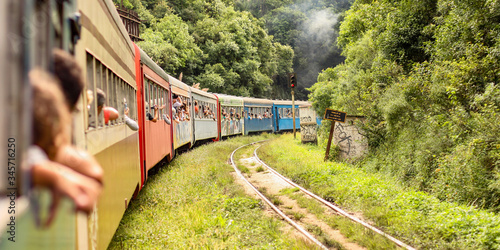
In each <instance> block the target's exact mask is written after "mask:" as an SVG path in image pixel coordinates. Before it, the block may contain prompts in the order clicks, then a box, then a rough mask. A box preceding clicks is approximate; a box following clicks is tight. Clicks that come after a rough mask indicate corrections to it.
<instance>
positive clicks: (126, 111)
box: [123, 108, 129, 116]
mask: <svg viewBox="0 0 500 250" xmlns="http://www.w3.org/2000/svg"><path fill="white" fill-rule="evenodd" d="M128 111H129V108H125V110H124V111H123V114H125V115H126V116H128Z"/></svg>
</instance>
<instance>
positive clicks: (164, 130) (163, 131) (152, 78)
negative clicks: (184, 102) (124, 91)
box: [134, 44, 174, 186]
mask: <svg viewBox="0 0 500 250" xmlns="http://www.w3.org/2000/svg"><path fill="white" fill-rule="evenodd" d="M134 46H135V51H136V53H135V56H136V58H135V63H136V81H137V87H138V91H137V107H138V113H139V141H140V143H139V144H140V158H141V180H142V181H141V186H143V185H144V182H145V181H146V179H147V177H148V171H149V170H150V169H152V168H153V167H155V166H156V165H157V164H158V163H160V164H163V163H167V162H169V161H170V160H172V158H173V156H174V150H173V148H174V147H173V133H172V125H171V123H172V120H171V117H172V99H171V90H170V83H169V80H168V79H169V76H168V75H167V74H166V73H165V72H164V71H163V70H162V69H161V68H160V67H159V66H158V65H156V63H154V62H153V60H151V58H149V56H148V55H147V54H146V53H145V52H144V51H143V50H141V49H140V48H139V47H138V46H137V45H135V44H134Z"/></svg>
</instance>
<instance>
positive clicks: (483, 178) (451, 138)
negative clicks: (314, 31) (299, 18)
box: [310, 0, 500, 210]
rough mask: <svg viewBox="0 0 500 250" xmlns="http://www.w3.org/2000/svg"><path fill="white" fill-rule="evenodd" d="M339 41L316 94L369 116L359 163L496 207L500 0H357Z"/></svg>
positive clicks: (319, 101) (448, 196) (499, 185)
mask: <svg viewBox="0 0 500 250" xmlns="http://www.w3.org/2000/svg"><path fill="white" fill-rule="evenodd" d="M337 42H338V46H339V47H340V48H341V49H342V55H344V56H345V58H346V59H345V62H344V63H342V64H339V65H338V66H336V67H332V68H328V69H326V70H324V71H323V72H322V73H321V74H320V75H319V76H318V79H317V83H315V84H314V86H313V87H312V88H311V89H310V90H311V92H312V93H311V94H310V98H311V99H310V100H311V101H312V102H313V103H314V104H313V105H314V107H315V108H316V110H317V111H318V113H320V114H322V113H323V112H324V110H325V108H328V107H329V108H334V109H338V110H342V111H345V112H347V113H348V114H351V115H363V116H365V117H366V120H365V122H364V124H360V126H362V127H363V129H364V131H365V132H366V135H367V137H368V139H369V144H370V146H371V152H370V155H369V156H368V157H366V158H365V159H364V160H363V161H362V162H361V163H360V166H362V167H364V168H366V169H367V170H370V171H382V172H388V173H390V174H392V175H394V176H396V177H398V178H399V179H400V180H401V181H403V182H405V183H407V184H409V185H411V186H414V187H417V188H419V189H420V190H423V191H427V192H430V193H432V194H435V195H436V196H437V197H438V198H440V199H441V200H446V201H453V202H455V201H456V202H461V203H465V204H470V205H475V206H478V207H483V208H491V209H494V210H498V208H499V205H500V136H499V135H500V112H499V111H500V87H499V85H498V82H499V77H500V1H498V0H476V1H459V0H438V1H433V0H422V1H410V0H401V1H394V0H378V1H371V0H356V1H355V2H354V3H353V5H352V7H351V8H350V9H349V10H348V11H346V12H345V14H344V20H343V22H342V23H341V25H340V31H339V37H338V41H337Z"/></svg>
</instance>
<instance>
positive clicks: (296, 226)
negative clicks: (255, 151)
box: [229, 140, 328, 249]
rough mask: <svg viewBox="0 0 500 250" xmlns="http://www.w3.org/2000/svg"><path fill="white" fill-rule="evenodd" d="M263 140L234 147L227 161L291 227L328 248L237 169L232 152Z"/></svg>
mask: <svg viewBox="0 0 500 250" xmlns="http://www.w3.org/2000/svg"><path fill="white" fill-rule="evenodd" d="M265 141H268V140H262V141H256V142H252V143H249V144H246V145H243V146H240V147H238V148H237V149H235V150H234V151H233V152H232V153H231V157H230V158H229V161H230V162H231V165H232V166H233V168H234V170H235V171H236V173H238V175H239V176H240V178H241V179H243V180H244V181H245V182H246V183H247V184H248V186H250V187H251V188H252V189H253V190H254V191H255V192H256V193H257V194H258V195H259V196H260V198H261V199H262V200H264V201H265V202H266V203H267V205H269V206H270V207H271V208H272V209H273V210H274V211H275V212H276V213H277V214H278V215H280V216H281V217H282V218H283V219H285V220H286V221H287V222H288V223H289V224H290V225H292V226H293V227H295V228H296V229H297V230H298V231H299V232H301V233H302V234H303V235H304V236H305V237H307V238H308V239H309V240H311V241H312V242H314V243H315V244H316V245H318V246H319V247H321V248H322V249H328V248H327V247H326V246H325V245H323V244H322V243H321V242H320V241H318V240H317V239H316V238H314V236H312V235H311V234H310V233H309V232H307V231H306V230H305V229H304V228H302V227H301V226H300V225H299V224H297V223H296V222H295V221H293V220H292V219H290V218H289V217H288V216H287V215H286V214H284V213H283V212H282V211H281V210H280V209H279V208H278V207H276V206H275V205H274V204H273V203H272V202H271V201H270V200H269V199H267V197H266V196H265V195H264V194H262V193H261V192H260V191H259V190H257V188H256V187H255V186H254V185H253V184H252V183H250V181H248V180H247V178H245V176H244V175H243V174H242V173H241V171H240V170H239V169H238V167H236V164H235V163H234V159H233V157H234V153H236V151H238V150H239V149H241V148H243V147H247V146H250V145H254V144H256V143H261V142H265Z"/></svg>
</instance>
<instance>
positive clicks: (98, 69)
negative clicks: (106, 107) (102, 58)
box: [95, 60, 104, 127]
mask: <svg viewBox="0 0 500 250" xmlns="http://www.w3.org/2000/svg"><path fill="white" fill-rule="evenodd" d="M102 71H103V65H102V64H101V62H99V61H98V60H95V86H96V93H97V91H102V92H104V89H103V82H102V79H103V75H104V74H103V72H102ZM95 101H96V103H97V126H98V127H103V126H104V115H103V114H102V112H99V103H98V102H99V100H98V98H97V94H96V99H95Z"/></svg>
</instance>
